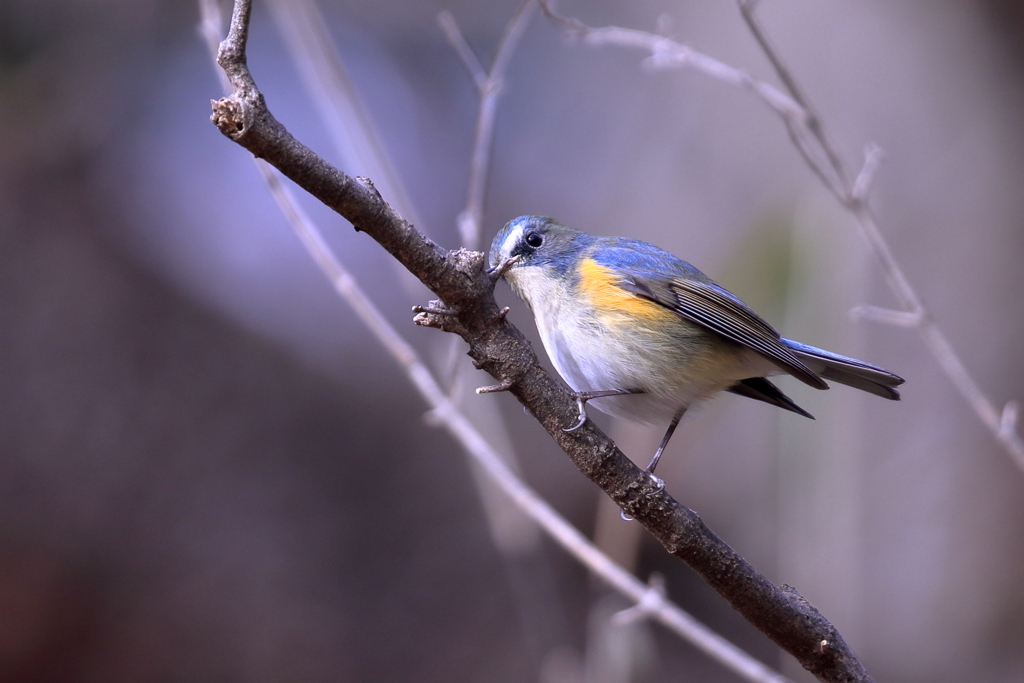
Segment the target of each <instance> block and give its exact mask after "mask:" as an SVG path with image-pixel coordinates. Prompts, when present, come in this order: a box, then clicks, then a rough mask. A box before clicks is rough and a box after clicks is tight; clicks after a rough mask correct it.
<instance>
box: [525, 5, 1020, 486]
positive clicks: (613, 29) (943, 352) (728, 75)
mask: <svg viewBox="0 0 1024 683" xmlns="http://www.w3.org/2000/svg"><path fill="white" fill-rule="evenodd" d="M539 2H540V4H541V7H542V9H543V10H544V13H545V14H547V16H548V17H550V18H551V19H552V20H554V21H555V22H556V23H558V24H560V25H562V26H563V27H565V29H566V31H568V32H569V33H570V34H571V35H574V36H578V37H580V38H582V39H583V40H584V41H585V42H587V43H588V44H591V45H609V44H610V45H619V46H622V47H631V48H641V49H643V50H647V51H649V52H650V53H651V56H650V58H649V60H648V62H647V63H648V64H651V65H653V66H656V67H659V68H665V67H680V68H681V67H689V68H693V69H696V70H697V71H700V72H702V73H704V74H705V75H707V76H710V77H711V78H714V79H716V80H719V81H722V82H723V83H727V84H729V85H734V86H739V87H743V88H746V89H748V90H750V91H752V92H753V93H755V94H756V95H757V96H758V97H759V98H760V99H761V100H762V101H763V102H765V103H766V104H767V105H768V106H769V107H771V108H772V109H773V110H774V111H775V112H776V113H778V114H779V116H781V117H782V120H783V122H784V124H785V126H786V129H787V132H788V133H789V136H790V138H791V139H792V141H793V144H794V145H795V146H796V148H797V151H798V152H799V153H800V156H801V157H803V159H804V161H805V162H806V163H807V165H808V167H809V168H810V169H811V171H813V172H814V174H815V175H816V176H818V178H819V179H820V180H821V181H822V183H823V184H824V185H825V187H826V188H828V190H829V191H830V192H832V194H833V195H835V197H836V199H837V200H838V201H839V202H840V204H842V205H843V207H845V208H846V209H847V210H848V211H850V213H852V214H853V216H854V218H855V219H856V222H857V225H858V226H859V227H860V231H861V234H862V235H863V236H864V238H865V239H866V240H867V241H868V244H869V246H870V247H871V250H872V251H873V252H874V254H875V257H876V258H877V259H878V261H879V263H880V264H881V266H882V272H883V273H884V274H885V278H886V281H887V282H888V283H889V288H890V289H891V290H892V292H893V294H894V295H895V296H896V298H897V300H898V301H899V302H900V306H901V307H902V308H903V311H902V312H901V313H902V314H903V315H901V316H893V315H887V316H878V315H874V314H873V313H868V314H867V315H865V316H864V317H867V318H870V319H872V320H877V321H883V322H895V324H898V325H901V326H904V327H907V326H911V325H908V324H907V322H908V321H914V324H913V325H912V326H913V327H916V328H917V330H918V334H920V335H921V339H922V341H923V342H924V344H925V346H926V347H927V348H928V350H929V351H931V353H932V356H933V357H934V358H935V360H936V362H937V363H938V364H939V367H940V368H942V370H943V372H944V373H945V374H946V376H947V377H949V379H950V380H951V381H952V383H953V386H954V387H955V388H956V389H957V390H958V391H959V392H960V395H961V396H963V397H964V399H965V400H966V401H967V403H968V404H969V405H970V407H971V409H972V410H973V411H974V413H975V414H976V415H977V416H978V417H979V418H980V419H981V421H982V422H983V423H984V424H985V426H986V427H988V429H989V431H990V432H992V436H993V438H995V440H996V442H997V443H999V444H1000V445H1001V446H1002V447H1003V448H1004V449H1005V450H1006V451H1007V453H1008V454H1009V455H1010V457H1011V458H1012V459H1013V461H1014V462H1015V463H1016V465H1017V466H1018V467H1019V468H1020V469H1021V470H1024V440H1022V439H1021V437H1020V434H1018V432H1017V431H1016V430H1006V429H1004V428H1003V426H1002V423H1001V421H1000V411H999V410H998V409H997V408H996V405H995V403H993V402H992V400H991V399H989V398H988V396H986V395H985V393H984V392H983V391H982V390H981V388H980V387H979V386H978V384H977V382H975V381H974V378H973V377H972V376H971V374H970V372H969V371H968V370H967V367H966V366H965V365H964V363H963V361H962V360H961V359H960V356H959V355H958V354H957V353H956V351H955V349H954V348H953V345H952V344H951V343H950V342H949V339H948V338H947V337H946V335H945V334H944V333H943V332H942V330H941V329H940V328H939V327H938V325H936V324H935V322H934V320H933V318H932V316H931V314H930V312H929V311H928V310H927V309H926V308H925V306H924V303H923V301H922V300H921V297H920V296H919V295H918V294H917V291H916V290H915V289H914V288H913V287H912V286H911V284H910V281H909V280H908V279H907V276H906V275H905V274H904V272H903V269H902V268H901V267H900V265H899V263H898V262H897V260H896V257H895V256H894V255H893V253H892V249H891V248H890V247H889V244H888V242H886V240H885V238H884V237H883V236H882V233H881V230H879V228H878V224H877V223H876V222H875V219H874V217H873V216H872V215H871V211H870V209H869V208H868V202H867V192H868V190H869V189H870V183H871V181H872V180H873V178H874V174H875V171H876V170H877V168H878V164H879V161H880V159H881V156H880V153H879V152H878V151H872V152H869V154H868V156H867V159H866V160H865V164H864V169H863V170H862V171H861V173H860V175H859V176H858V178H857V180H856V181H854V182H853V183H851V182H850V181H849V175H848V174H847V172H846V169H845V167H844V165H843V164H842V161H841V160H840V158H839V156H838V155H837V154H836V153H835V152H834V148H833V146H832V144H831V142H830V141H829V139H828V138H827V137H826V135H825V132H824V128H823V127H822V126H821V124H820V122H819V119H818V117H817V116H816V115H815V114H814V112H813V110H812V109H811V108H810V106H809V105H808V104H807V99H806V97H805V96H804V94H803V93H802V92H801V91H800V89H799V88H798V87H797V84H796V81H795V79H794V78H793V76H792V74H791V72H790V71H789V70H788V69H787V68H786V67H785V65H784V64H783V62H782V60H781V59H780V58H779V56H778V54H777V53H776V51H775V50H774V48H772V46H771V44H770V43H769V41H768V40H767V38H766V36H765V34H764V31H763V29H762V28H761V27H760V25H759V24H758V23H757V21H756V19H755V17H754V15H753V9H754V5H755V4H756V2H754V1H752V0H739V2H740V10H741V12H742V14H743V17H744V19H745V20H746V21H747V25H748V26H749V27H750V29H751V32H752V33H753V35H754V38H755V40H757V42H758V44H759V45H760V47H761V49H762V50H763V51H764V52H765V54H766V55H767V57H768V60H769V61H770V62H771V63H772V66H773V67H774V68H775V70H776V72H777V73H778V75H779V80H781V81H782V82H783V84H784V85H785V86H786V88H787V90H788V91H789V92H788V94H786V93H783V92H781V91H779V90H778V89H776V88H774V87H773V86H771V85H769V84H767V83H763V82H761V81H757V80H755V79H754V78H752V77H751V76H750V75H749V74H747V73H746V72H744V71H741V70H739V69H736V68H734V67H731V66H728V65H726V64H723V63H722V62H719V61H718V60H716V59H713V58H711V57H708V56H707V55H704V54H701V53H698V52H696V51H695V50H692V49H690V48H688V47H686V46H685V45H681V44H679V43H676V42H675V41H671V40H668V39H667V38H664V37H662V36H659V35H657V34H654V33H649V32H646V31H637V30H634V29H625V28H620V27H618V26H607V27H601V28H594V27H591V26H587V25H586V24H584V23H583V22H581V21H579V20H578V19H570V18H567V17H564V16H561V15H559V14H558V13H557V12H556V11H555V10H554V8H553V7H551V5H550V0H539Z"/></svg>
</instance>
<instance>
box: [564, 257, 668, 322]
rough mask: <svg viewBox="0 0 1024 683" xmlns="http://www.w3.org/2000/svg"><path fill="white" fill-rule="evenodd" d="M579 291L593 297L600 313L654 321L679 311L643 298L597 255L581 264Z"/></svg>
mask: <svg viewBox="0 0 1024 683" xmlns="http://www.w3.org/2000/svg"><path fill="white" fill-rule="evenodd" d="M579 275H580V280H579V291H580V294H582V295H583V296H584V297H586V298H587V299H589V300H590V303H591V305H592V306H593V307H594V309H595V310H596V311H598V313H599V314H600V315H609V316H616V315H621V316H625V317H630V318H634V319H640V320H645V321H653V320H657V319H659V318H660V319H672V318H675V317H676V314H675V313H673V312H672V311H670V310H668V309H667V308H665V307H664V306H660V305H658V304H656V303H654V302H653V301H650V300H648V299H643V298H641V297H639V296H637V295H636V294H633V293H632V292H628V291H626V290H625V289H623V288H622V287H620V286H619V277H618V276H617V275H616V274H615V273H614V272H613V271H612V270H611V269H610V268H607V267H605V266H602V265H601V264H600V263H598V262H597V261H595V260H594V259H591V258H587V259H583V261H582V262H580V266H579Z"/></svg>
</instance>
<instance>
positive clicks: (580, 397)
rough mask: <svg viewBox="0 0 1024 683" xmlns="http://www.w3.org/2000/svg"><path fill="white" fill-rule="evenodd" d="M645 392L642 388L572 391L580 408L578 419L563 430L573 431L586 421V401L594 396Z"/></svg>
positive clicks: (602, 396) (601, 396)
mask: <svg viewBox="0 0 1024 683" xmlns="http://www.w3.org/2000/svg"><path fill="white" fill-rule="evenodd" d="M643 393H646V392H645V391H644V390H643V389H607V390H605V391H574V392H572V395H573V398H575V399H576V407H577V408H579V410H580V421H579V422H577V423H576V424H574V425H573V426H572V427H569V428H568V429H563V430H562V431H563V432H575V431H576V430H577V429H579V428H580V427H582V426H583V425H584V424H586V422H587V406H586V404H587V401H590V400H593V399H595V398H604V397H605V396H622V395H623V394H643Z"/></svg>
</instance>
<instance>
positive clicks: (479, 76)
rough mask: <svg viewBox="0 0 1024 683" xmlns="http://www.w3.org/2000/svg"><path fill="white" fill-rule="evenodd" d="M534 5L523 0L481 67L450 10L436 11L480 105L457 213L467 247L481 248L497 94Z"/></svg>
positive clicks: (499, 92) (463, 242) (499, 91)
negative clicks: (487, 64)
mask: <svg viewBox="0 0 1024 683" xmlns="http://www.w3.org/2000/svg"><path fill="white" fill-rule="evenodd" d="M536 9H537V3H536V2H535V0H523V1H522V2H521V3H520V4H519V8H518V9H517V10H516V12H515V14H514V15H512V18H511V19H510V20H509V22H508V24H507V25H506V26H505V32H504V33H503V34H502V36H501V41H500V42H499V43H498V48H497V50H496V51H495V53H494V59H493V60H492V61H491V67H490V68H489V69H487V70H486V71H484V68H483V66H482V65H481V63H480V60H479V59H478V58H477V56H476V54H474V53H473V50H472V48H470V47H469V45H468V44H467V43H466V39H465V38H463V37H462V33H461V32H460V31H459V27H458V24H456V23H455V18H454V17H452V15H451V13H449V12H441V14H440V15H438V18H437V19H438V23H439V24H440V25H441V28H442V29H443V30H444V34H445V36H446V37H447V38H448V42H449V43H451V44H452V47H453V48H455V51H456V52H457V53H458V55H459V57H460V58H461V59H462V63H463V64H465V66H466V70H467V71H469V74H470V76H472V77H473V82H474V83H475V84H476V89H477V92H478V93H479V95H480V106H479V109H478V110H477V117H476V135H475V136H474V139H473V156H472V160H471V161H470V167H469V189H468V191H467V193H466V208H465V209H463V211H462V213H461V214H459V219H458V222H459V232H460V235H461V237H462V246H464V247H466V248H467V249H479V248H480V234H481V229H480V226H481V224H482V223H483V217H484V199H485V196H486V193H487V169H488V167H489V165H490V157H491V144H492V142H493V139H494V117H495V114H496V113H497V111H498V97H499V96H500V95H501V91H502V89H503V88H504V85H505V71H506V70H507V69H508V64H509V61H510V60H511V59H512V54H513V53H514V52H515V49H516V46H517V45H518V44H519V39H520V38H522V36H523V33H524V32H525V31H526V27H527V25H528V24H529V22H530V17H532V16H533V14H534V12H535V11H536Z"/></svg>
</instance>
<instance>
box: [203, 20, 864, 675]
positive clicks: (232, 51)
mask: <svg viewBox="0 0 1024 683" xmlns="http://www.w3.org/2000/svg"><path fill="white" fill-rule="evenodd" d="M250 11H251V0H237V1H236V4H235V8H234V12H233V14H232V19H231V28H230V30H229V32H228V37H227V39H226V40H225V41H224V42H223V43H222V44H221V46H220V49H219V51H218V60H217V61H218V63H219V64H220V65H221V67H222V68H223V69H224V71H225V73H226V74H227V76H228V79H229V81H230V82H231V85H232V89H233V93H232V95H231V96H229V97H226V98H223V99H221V100H218V101H215V102H213V109H214V112H213V116H212V117H211V118H212V120H213V122H214V124H215V125H216V126H217V127H218V128H219V129H220V130H221V132H222V133H223V134H224V135H226V136H227V137H229V138H230V139H231V140H233V141H234V142H236V143H238V144H239V145H241V146H243V147H245V148H246V149H247V150H249V151H250V152H251V153H252V154H254V155H255V156H257V157H259V158H264V159H266V160H267V161H268V162H269V163H271V164H272V165H273V166H275V167H276V168H277V169H278V170H279V171H281V172H282V173H283V174H284V175H286V176H287V177H288V178H290V179H291V180H293V181H294V182H295V183H297V184H298V185H299V186H300V187H302V188H304V189H305V190H306V191H307V192H309V193H310V194H312V195H313V196H314V197H316V198H317V199H319V200H320V201H322V202H323V203H325V204H326V205H327V206H329V207H331V208H333V209H334V210H335V211H337V212H338V213H339V214H341V215H342V216H343V217H345V218H346V219H347V220H348V221H350V222H351V223H352V225H353V226H354V227H355V228H356V229H357V230H359V231H362V232H365V233H366V234H367V235H369V236H370V237H372V238H373V239H374V240H376V241H377V242H378V243H379V244H380V245H381V246H383V247H384V248H385V249H386V250H387V251H388V252H389V253H391V254H392V255H393V256H394V257H395V258H396V259H397V260H398V261H399V262H400V263H402V264H403V265H404V266H405V267H406V268H407V269H408V270H409V271H410V272H412V273H413V274H414V275H415V276H416V277H417V278H419V279H420V280H421V281H422V282H423V283H424V284H425V285H426V286H427V287H428V288H430V289H431V290H433V291H434V292H435V294H437V295H438V297H439V298H440V299H441V300H442V301H443V302H444V303H445V306H446V307H447V308H450V309H451V310H454V311H457V313H456V314H455V315H453V316H445V318H450V319H451V320H450V321H449V322H447V323H446V325H448V326H449V327H448V329H451V330H452V331H455V332H457V333H458V334H460V336H462V337H463V339H465V340H466V341H467V342H468V344H469V355H470V356H471V357H472V358H473V359H474V360H475V361H476V363H477V366H478V367H480V368H481V369H484V370H486V371H487V372H489V373H490V374H491V375H492V376H493V377H495V378H496V379H497V380H498V381H499V382H505V381H510V382H511V389H510V391H511V392H512V393H513V394H514V395H515V396H516V397H517V398H518V399H519V400H520V402H521V403H522V404H523V405H524V406H525V407H526V408H527V410H529V411H530V413H531V414H532V415H533V416H534V417H535V418H536V419H537V420H538V421H539V422H540V424H541V425H542V426H543V427H544V428H545V429H546V430H547V432H548V434H549V435H551V437H552V438H553V439H554V440H555V441H556V442H557V443H558V445H559V446H560V447H561V448H562V449H563V450H564V451H565V452H566V453H567V454H568V455H569V457H570V458H571V459H572V461H573V463H574V464H575V465H576V466H577V467H578V468H579V469H580V471H581V472H583V474H585V475H586V476H587V477H588V478H590V479H591V481H593V482H594V483H596V484H598V485H599V486H600V487H601V488H602V489H603V490H604V491H605V492H606V493H607V494H608V495H609V496H610V497H611V498H612V500H614V501H615V502H616V504H617V505H619V507H620V508H622V509H623V510H625V511H626V512H627V513H629V514H630V515H631V516H632V517H634V518H635V519H636V520H637V521H638V522H640V523H641V524H643V525H644V527H645V528H647V529H648V530H649V531H650V532H651V533H653V534H654V535H655V537H656V538H658V539H659V541H660V542H661V543H662V544H663V545H664V546H665V548H666V549H667V550H668V551H669V552H670V553H672V554H673V555H675V556H676V557H678V558H680V559H682V560H684V561H685V562H687V564H689V565H690V567H691V568H693V569H694V570H695V571H696V572H697V573H698V574H699V575H700V576H701V577H702V578H703V579H704V580H705V581H706V582H707V583H708V584H709V585H711V586H712V587H713V588H715V589H716V590H717V591H718V592H719V593H720V594H721V595H722V596H723V597H725V598H726V599H727V600H728V601H729V602H730V604H732V606H733V607H734V608H735V609H736V610H737V611H739V612H740V613H741V614H742V615H743V616H744V617H745V618H746V619H748V620H749V621H750V622H751V623H752V624H753V625H755V626H756V627H757V628H759V629H761V630H762V631H763V632H764V633H765V634H766V635H768V636H769V637H770V638H771V639H772V640H774V641H775V642H776V643H778V644H779V645H780V646H781V647H783V648H785V649H786V650H787V651H788V652H790V653H791V654H792V655H793V656H794V657H796V658H797V659H798V660H799V661H800V662H801V664H803V666H804V667H805V668H807V669H808V670H810V671H811V672H812V673H814V674H815V675H816V676H818V677H819V679H820V680H823V681H870V680H871V678H870V677H869V676H868V675H867V673H866V672H865V670H864V668H863V666H862V665H861V664H860V662H859V661H858V660H857V658H856V656H855V655H854V654H853V653H852V651H850V649H849V648H848V646H847V645H846V644H845V642H844V641H843V639H842V637H841V636H840V635H839V634H838V632H836V630H835V627H833V626H832V624H831V623H829V622H828V621H827V620H826V619H825V618H824V617H823V616H822V615H821V613H820V612H818V611H817V610H816V609H814V608H813V607H812V606H811V605H810V604H808V603H807V602H806V601H805V600H802V599H797V596H796V595H795V594H794V593H792V592H791V591H786V590H781V589H780V588H777V587H775V586H774V585H772V584H771V583H770V582H769V581H768V580H767V579H765V578H764V577H763V576H762V575H760V574H759V573H758V572H757V571H755V570H754V569H753V567H751V566H750V565H749V564H748V563H747V562H746V561H745V560H744V559H743V558H742V557H740V556H739V555H738V554H736V553H735V551H733V550H732V549H731V548H729V547H728V546H727V545H726V544H725V543H724V542H722V540H721V539H719V538H718V537H717V536H715V535H714V534H713V533H712V532H711V531H710V530H709V529H708V528H707V527H706V526H705V525H704V523H703V521H701V519H700V518H699V517H698V516H697V515H696V514H695V513H694V512H693V511H692V510H689V509H687V508H685V507H684V506H682V505H680V504H679V503H678V502H677V501H675V500H674V499H673V498H672V497H671V496H670V495H668V493H667V492H666V491H665V490H663V489H660V488H659V487H658V486H656V484H655V482H652V481H651V479H650V478H649V477H647V476H646V474H645V473H644V472H643V471H642V470H641V469H640V468H639V467H637V466H636V465H634V464H633V463H632V462H631V461H630V460H629V459H628V458H626V456H625V455H623V454H622V453H621V451H619V450H618V448H616V447H615V444H614V443H612V442H611V441H610V440H609V439H608V438H607V437H606V436H605V435H604V434H603V433H602V432H601V431H600V430H598V429H597V428H596V427H595V426H593V425H592V424H587V425H584V426H583V427H582V428H581V429H579V430H578V431H575V432H573V433H571V434H569V433H566V432H564V431H562V429H561V426H562V425H564V424H568V423H569V422H570V421H571V420H572V419H573V418H574V417H575V412H576V410H575V405H574V402H573V401H572V400H571V398H570V397H569V396H568V395H567V394H566V393H565V392H564V391H563V390H562V389H561V388H560V386H559V385H558V384H557V383H556V382H555V381H554V380H553V379H552V378H551V377H550V376H549V375H548V374H547V373H546V372H545V371H544V370H543V369H542V368H541V367H540V365H539V363H538V362H537V358H536V356H535V355H534V354H533V352H532V350H531V349H530V347H529V344H528V343H527V342H526V340H525V339H524V338H523V336H522V334H521V333H520V332H519V331H518V330H516V329H515V328H514V327H513V326H512V325H510V324H509V323H508V322H507V321H503V320H501V321H500V322H496V321H499V320H500V311H499V309H498V307H497V304H496V303H495V302H494V297H493V286H494V283H493V281H492V280H491V279H490V277H489V276H488V275H487V274H486V273H485V272H484V269H483V263H484V260H485V256H484V255H483V254H480V253H479V252H470V251H466V250H461V249H460V250H458V251H452V252H446V251H444V250H443V249H441V248H440V247H438V246H437V245H436V244H434V243H433V242H431V241H430V240H428V239H426V238H425V237H424V236H423V235H422V234H420V233H418V232H417V231H416V230H414V229H413V228H412V227H411V226H410V225H409V224H408V223H407V222H406V221H404V220H403V219H402V218H401V216H400V215H398V213H397V212H395V210H394V209H393V208H391V206H389V205H388V204H387V202H385V201H384V199H383V198H382V197H381V196H380V194H379V193H378V192H377V191H376V189H375V188H374V187H373V185H372V184H371V183H369V182H368V181H365V180H364V181H360V180H359V179H356V178H352V177H351V176H349V175H347V174H346V173H344V172H342V171H340V170H338V169H337V168H335V167H333V166H331V165H330V164H328V163H327V162H325V161H324V160H323V159H321V158H320V157H318V156H317V155H316V154H314V153H313V152H312V151H311V150H310V149H309V148H307V147H306V146H305V145H303V144H302V143H300V142H299V141H298V140H296V139H295V138H294V137H293V136H292V135H291V134H290V133H288V131H287V130H286V129H285V128H284V126H283V125H282V124H281V123H280V122H278V121H277V120H276V119H275V118H274V116H273V115H272V114H271V113H270V111H269V110H268V109H267V107H266V103H265V101H264V98H263V96H262V94H261V93H260V92H259V90H258V89H257V87H256V84H255V82H254V81H253V79H252V76H251V74H250V72H249V70H248V67H247V65H246V56H245V44H246V40H247V36H248V23H249V14H250ZM428 379H429V380H430V381H431V382H432V378H430V377H429V373H425V374H424V373H417V375H416V376H415V377H414V381H416V382H417V385H418V386H419V385H420V383H421V382H422V383H423V389H426V388H427V380H428ZM433 386H434V387H435V388H436V384H434V385H433ZM436 401H437V402H436V405H437V409H436V410H435V413H437V414H438V415H439V416H440V417H442V418H444V419H446V420H449V419H450V420H452V421H454V422H458V421H459V420H460V417H461V413H459V412H458V411H457V410H455V409H454V406H453V405H452V403H451V401H449V400H448V399H447V397H446V396H445V395H444V393H443V392H438V395H436ZM465 426H466V429H465V430H461V429H460V430H459V433H460V434H464V435H466V438H469V435H471V434H475V432H473V431H472V430H471V426H470V425H469V424H468V422H467V423H466V425H465ZM477 436H478V435H477ZM570 531H571V532H575V530H572V529H571V527H569V528H568V529H567V532H570ZM575 533H578V532H575ZM627 576H628V575H627ZM634 580H635V579H634ZM641 586H642V584H641ZM642 590H646V588H645V587H644V588H642ZM639 597H641V595H640V594H638V596H637V599H639ZM822 640H827V641H828V642H829V644H830V646H829V647H828V648H827V651H825V652H822V651H821V648H820V643H821V641H822Z"/></svg>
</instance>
